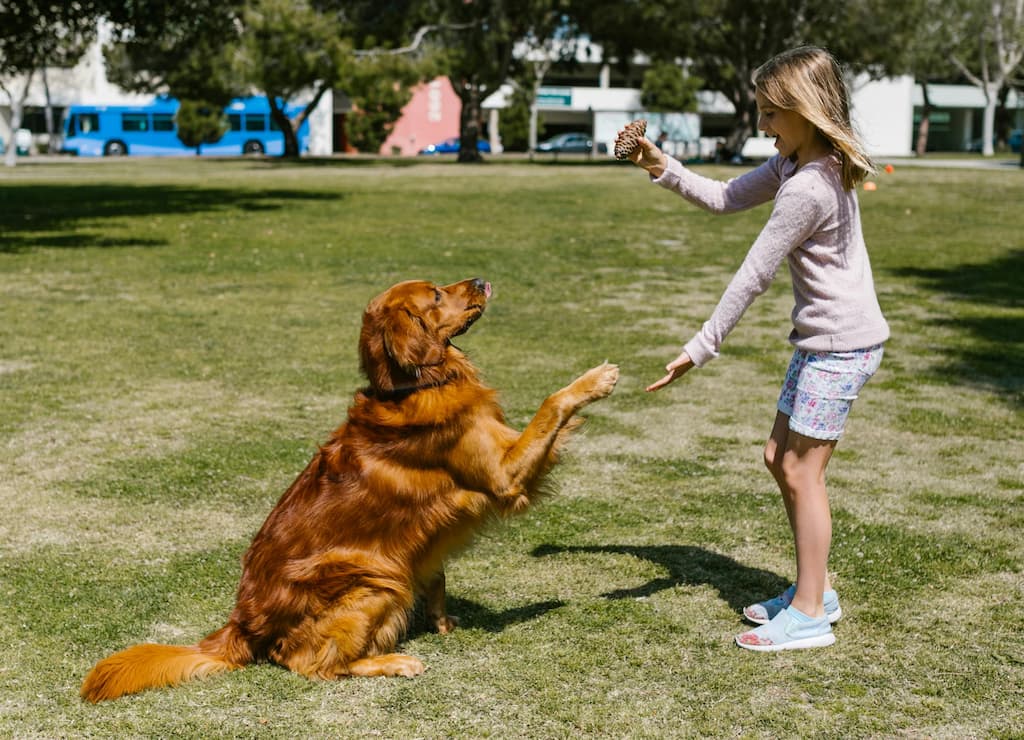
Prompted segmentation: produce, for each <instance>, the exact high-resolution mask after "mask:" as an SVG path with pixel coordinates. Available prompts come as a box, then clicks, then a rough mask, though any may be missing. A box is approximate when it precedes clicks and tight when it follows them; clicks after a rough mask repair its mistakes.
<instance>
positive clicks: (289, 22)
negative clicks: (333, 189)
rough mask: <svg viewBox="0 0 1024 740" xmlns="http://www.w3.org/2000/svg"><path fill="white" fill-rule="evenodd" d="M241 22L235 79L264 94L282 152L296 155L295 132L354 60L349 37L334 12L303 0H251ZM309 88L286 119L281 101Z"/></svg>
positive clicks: (287, 154)
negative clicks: (308, 93) (297, 108)
mask: <svg viewBox="0 0 1024 740" xmlns="http://www.w3.org/2000/svg"><path fill="white" fill-rule="evenodd" d="M241 21H242V32H241V34H240V35H239V43H238V47H237V51H236V56H235V63H234V71H235V73H236V79H237V80H239V81H240V82H242V83H244V84H248V85H251V86H252V87H255V88H257V89H259V90H262V91H263V92H264V93H266V96H267V101H268V102H269V103H270V115H271V117H272V118H273V119H274V121H276V122H277V125H278V126H279V127H280V128H281V131H282V132H283V133H284V156H286V157H297V156H298V155H299V142H298V135H297V131H298V130H299V128H300V127H301V126H302V124H303V123H304V122H305V120H306V119H307V118H308V117H309V114H310V113H312V111H313V110H314V109H315V108H316V106H317V105H318V104H319V103H320V99H321V98H322V97H323V95H324V93H325V92H327V90H330V89H331V88H333V87H334V86H335V85H336V84H338V83H339V82H340V81H341V80H343V79H345V77H346V73H347V72H348V71H349V68H350V67H351V66H352V64H353V62H354V57H353V53H352V52H353V49H352V42H351V40H350V39H348V38H346V37H345V35H344V33H343V30H344V29H343V27H342V25H341V23H340V21H339V20H338V17H337V16H336V15H333V14H327V13H320V12H318V11H317V10H316V9H314V8H313V7H312V6H311V5H310V4H309V3H307V2H305V1H304V0H255V1H254V2H253V3H251V4H250V5H249V6H248V7H246V8H245V10H244V11H243V14H242V19H241ZM309 89H311V90H312V97H311V99H310V100H309V102H308V103H307V104H306V106H305V107H304V109H303V110H302V111H301V112H300V113H299V114H298V115H297V116H296V117H295V118H294V119H291V120H289V118H288V117H287V116H286V115H285V113H284V105H285V103H286V102H287V101H289V100H293V99H295V98H296V97H297V96H298V95H299V94H300V93H301V92H303V91H304V90H309Z"/></svg>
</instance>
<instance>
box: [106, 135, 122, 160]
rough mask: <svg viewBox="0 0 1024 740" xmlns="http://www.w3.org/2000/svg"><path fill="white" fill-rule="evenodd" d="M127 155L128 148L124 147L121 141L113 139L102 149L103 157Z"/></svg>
mask: <svg viewBox="0 0 1024 740" xmlns="http://www.w3.org/2000/svg"><path fill="white" fill-rule="evenodd" d="M127 153H128V147H127V146H125V144H124V142H123V141H118V140H117V139H114V140H113V141H108V142H107V145H106V146H105V147H103V155H104V156H106V157H123V156H124V155H125V154H127Z"/></svg>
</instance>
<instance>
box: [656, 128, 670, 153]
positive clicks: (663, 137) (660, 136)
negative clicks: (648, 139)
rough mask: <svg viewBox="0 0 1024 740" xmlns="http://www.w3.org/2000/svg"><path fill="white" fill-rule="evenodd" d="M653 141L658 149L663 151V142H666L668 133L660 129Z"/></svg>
mask: <svg viewBox="0 0 1024 740" xmlns="http://www.w3.org/2000/svg"><path fill="white" fill-rule="evenodd" d="M654 143H655V144H656V145H657V146H658V149H661V150H662V151H665V144H667V143H668V133H667V132H665V131H662V132H661V133H660V134H658V140H657V141H655V142H654Z"/></svg>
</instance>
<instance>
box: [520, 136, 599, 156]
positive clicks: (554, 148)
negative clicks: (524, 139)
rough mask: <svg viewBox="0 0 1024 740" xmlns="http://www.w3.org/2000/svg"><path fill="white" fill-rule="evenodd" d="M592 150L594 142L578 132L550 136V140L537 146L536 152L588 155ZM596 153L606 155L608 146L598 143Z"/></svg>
mask: <svg viewBox="0 0 1024 740" xmlns="http://www.w3.org/2000/svg"><path fill="white" fill-rule="evenodd" d="M593 149H594V140H593V139H592V138H591V137H590V134H585V133H582V132H578V131H574V132H571V133H567V134H559V135H558V136H552V137H551V138H550V139H546V140H545V141H542V142H540V143H539V144H538V145H537V151H538V152H556V153H558V152H563V153H576V154H590V152H591V151H593ZM597 151H598V153H600V154H607V153H608V145H607V144H604V143H599V144H598V145H597Z"/></svg>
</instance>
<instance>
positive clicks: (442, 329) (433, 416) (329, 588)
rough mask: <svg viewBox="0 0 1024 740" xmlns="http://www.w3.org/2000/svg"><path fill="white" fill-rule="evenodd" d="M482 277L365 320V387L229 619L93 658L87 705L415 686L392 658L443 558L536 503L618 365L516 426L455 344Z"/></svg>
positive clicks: (370, 313)
mask: <svg viewBox="0 0 1024 740" xmlns="http://www.w3.org/2000/svg"><path fill="white" fill-rule="evenodd" d="M490 295H491V285H490V283H487V282H484V281H483V280H479V279H473V280H464V281H462V282H459V283H454V284H453V285H447V286H443V287H441V286H435V285H433V284H431V283H428V282H422V281H409V282H404V283H400V284H398V285H395V286H394V287H392V288H390V289H389V290H387V291H385V292H384V293H382V294H381V295H379V296H377V297H376V298H374V299H373V300H372V301H371V302H370V304H369V305H368V306H367V309H366V312H365V314H364V316H363V326H362V331H361V333H360V337H359V355H360V365H361V368H362V370H363V372H364V373H365V375H366V377H367V379H368V380H369V386H368V387H366V388H363V389H362V390H360V391H358V392H357V393H356V395H355V399H354V401H353V403H352V406H351V408H350V409H349V411H348V418H347V420H346V421H345V422H344V423H343V424H342V425H341V426H340V427H339V428H338V429H337V431H335V432H334V434H333V435H332V436H331V438H330V439H329V440H328V442H327V443H326V444H324V445H323V446H322V447H320V449H319V450H318V451H317V453H316V454H315V455H314V456H313V459H312V460H311V461H310V463H309V465H307V466H306V469H305V470H303V471H302V473H300V474H299V477H298V478H297V479H296V480H295V482H294V483H292V485H291V487H290V488H289V489H288V490H287V491H286V492H285V493H284V495H283V496H282V497H281V499H280V501H278V503H277V505H276V506H275V507H274V509H273V510H272V511H271V512H270V516H268V517H267V520H266V522H264V524H263V526H262V528H261V529H260V530H259V532H258V533H257V534H256V537H255V538H254V539H253V541H252V544H251V545H250V546H249V550H248V551H247V552H246V553H245V556H244V557H243V559H242V579H241V583H240V584H239V586H238V596H237V601H236V604H235V608H234V611H232V613H231V615H230V616H229V617H228V621H227V624H226V625H225V626H223V627H221V628H220V629H219V630H217V631H216V632H213V633H212V634H210V635H208V636H207V637H205V638H204V639H202V640H200V641H199V643H198V644H196V645H190V646H177V645H155V644H144V645H136V646H134V647H129V648H127V649H126V650H122V651H121V652H119V653H115V654H114V655H111V656H110V657H108V658H105V659H103V660H101V661H100V662H99V663H97V664H96V666H95V667H94V668H93V669H92V671H91V672H90V673H89V675H88V676H86V678H85V682H84V683H83V685H82V690H81V693H82V696H83V697H84V698H85V699H87V700H89V701H93V702H98V701H102V700H105V699H114V698H116V697H119V696H123V695H125V694H130V693H134V692H137V691H142V690H143V689H147V688H151V687H158V686H171V685H174V684H178V683H180V682H182V681H187V680H189V679H191V678H194V677H197V676H206V675H209V674H213V673H219V672H222V671H229V670H233V669H236V668H241V667H243V666H245V665H248V664H250V663H254V662H257V661H272V662H274V663H277V664H279V665H282V666H285V667H286V668H288V669H290V670H293V671H295V672H296V673H301V674H302V675H304V676H308V677H310V678H313V677H316V678H323V679H330V678H338V677H341V676H410V677H411V676H416V675H418V674H420V673H422V672H423V671H424V666H423V664H422V663H421V662H420V661H419V660H418V659H416V658H415V657H413V656H410V655H403V654H401V653H397V652H395V647H396V644H397V643H398V641H399V639H401V637H402V636H403V635H404V633H405V630H406V626H407V623H408V620H409V615H410V613H411V611H412V608H413V606H414V602H415V600H416V599H417V598H422V599H423V603H424V606H425V612H426V615H427V618H428V620H429V621H430V622H431V624H432V626H433V627H434V628H435V629H437V630H438V631H439V632H442V633H447V632H449V631H451V630H452V629H453V628H454V627H455V626H456V625H457V624H458V620H457V619H456V618H455V617H452V616H449V615H448V614H447V611H446V609H445V580H444V561H445V558H447V557H448V556H449V554H451V553H452V552H453V551H455V550H458V549H459V548H460V547H462V546H464V545H466V544H467V543H468V542H469V540H470V538H471V537H472V535H473V534H474V533H475V532H476V531H477V530H478V529H479V528H480V527H481V525H482V524H484V523H485V522H486V521H487V520H488V519H490V518H492V517H493V516H494V515H504V514H510V513H515V512H521V511H523V510H524V509H526V508H527V507H528V506H529V505H530V503H531V502H532V501H533V500H534V499H535V498H536V496H537V495H538V493H539V491H540V487H541V483H542V481H543V479H544V476H545V474H546V473H548V471H549V470H550V469H551V467H552V466H553V465H554V464H555V462H556V458H557V455H558V450H559V447H560V446H561V445H562V443H563V442H565V440H566V437H567V436H568V433H569V432H570V431H571V430H572V429H573V428H575V427H576V426H577V425H578V424H579V422H580V419H579V417H576V416H574V415H575V414H576V412H577V411H579V410H580V409H581V408H583V407H584V406H586V405H587V404H588V403H590V402H592V401H596V400H598V399H600V398H604V397H605V396H607V395H609V394H610V393H611V392H612V390H613V389H614V387H615V384H616V382H617V381H618V376H619V372H618V368H617V367H616V366H615V365H610V364H608V363H605V364H602V365H599V366H598V367H595V368H593V369H592V370H590V371H588V372H587V373H585V374H584V375H582V376H580V377H579V378H577V379H576V380H574V381H573V382H572V383H570V384H569V385H568V386H566V387H565V388H562V389H561V390H559V391H557V392H555V393H553V394H552V395H551V396H549V397H548V398H547V399H546V400H545V401H544V402H543V403H542V404H541V406H540V409H539V410H538V411H537V413H536V415H535V416H534V417H533V419H532V420H531V421H530V423H529V424H528V425H527V426H526V428H525V429H524V430H523V431H522V433H520V432H517V431H515V430H514V429H512V428H510V427H509V426H508V425H507V424H506V423H505V418H504V414H503V413H502V410H501V407H500V406H499V405H498V400H497V394H496V392H495V391H494V390H492V389H491V388H488V387H487V386H486V385H484V384H483V383H482V382H481V381H480V379H479V378H478V376H477V371H476V370H475V369H474V367H473V365H472V364H471V363H470V361H469V360H468V359H467V357H466V355H465V354H463V352H462V351H460V350H459V349H458V348H457V347H455V346H453V345H452V343H451V340H452V338H453V337H456V336H458V335H460V334H462V333H463V332H465V331H466V330H467V329H469V327H470V326H471V325H472V324H473V322H474V321H476V320H477V319H478V318H480V316H481V315H482V314H483V312H484V309H485V307H486V305H487V301H488V299H489V298H490Z"/></svg>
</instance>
